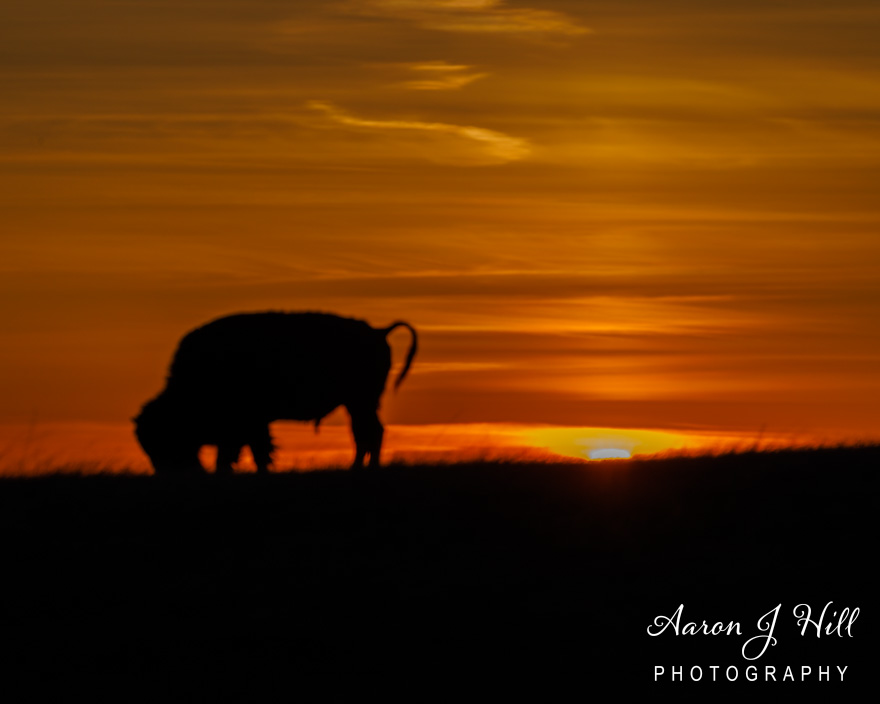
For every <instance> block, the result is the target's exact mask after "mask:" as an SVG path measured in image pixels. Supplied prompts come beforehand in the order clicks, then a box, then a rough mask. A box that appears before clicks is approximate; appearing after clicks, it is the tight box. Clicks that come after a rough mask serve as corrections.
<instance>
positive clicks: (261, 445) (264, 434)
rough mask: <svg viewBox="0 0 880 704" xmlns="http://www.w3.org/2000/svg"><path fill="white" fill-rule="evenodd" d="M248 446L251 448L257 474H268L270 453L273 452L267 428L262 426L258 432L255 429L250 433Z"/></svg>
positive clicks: (273, 447)
mask: <svg viewBox="0 0 880 704" xmlns="http://www.w3.org/2000/svg"><path fill="white" fill-rule="evenodd" d="M248 446H249V447H250V448H251V454H252V455H253V456H254V463H255V464H256V465H257V474H268V473H269V465H270V464H272V453H273V452H274V451H275V445H274V444H273V442H272V434H271V433H270V432H269V426H268V425H266V426H263V427H262V428H260V429H259V430H256V429H255V430H254V432H253V433H251V436H250V440H249V441H248Z"/></svg>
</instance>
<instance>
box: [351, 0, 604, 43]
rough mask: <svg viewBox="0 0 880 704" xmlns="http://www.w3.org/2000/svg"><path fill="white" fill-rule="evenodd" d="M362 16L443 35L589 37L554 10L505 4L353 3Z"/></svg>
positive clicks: (432, 0)
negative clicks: (413, 25) (409, 24)
mask: <svg viewBox="0 0 880 704" xmlns="http://www.w3.org/2000/svg"><path fill="white" fill-rule="evenodd" d="M348 6H349V7H350V8H352V9H354V10H355V11H356V12H358V13H359V14H367V15H374V16H385V17H396V18H399V19H404V20H409V21H411V22H414V23H416V24H418V25H419V26H422V27H425V28H426V29H435V30H440V31H444V32H489V33H506V34H564V35H578V34H587V33H589V32H590V30H589V29H587V28H586V27H584V26H583V25H581V24H579V23H578V22H577V20H575V19H573V18H572V17H569V16H568V15H566V14H564V13H562V12H556V11H554V10H536V9H533V8H528V7H517V8H512V7H507V6H506V5H505V4H504V0H351V1H350V2H349V3H348Z"/></svg>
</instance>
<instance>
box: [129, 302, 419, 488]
mask: <svg viewBox="0 0 880 704" xmlns="http://www.w3.org/2000/svg"><path fill="white" fill-rule="evenodd" d="M399 327H404V328H406V329H407V330H409V331H410V333H411V335H412V342H411V343H410V347H409V352H408V353H407V356H406V361H405V362H404V365H403V368H402V369H401V371H400V374H398V376H397V379H396V380H395V382H394V387H395V388H397V387H399V386H400V384H401V382H402V381H403V379H404V377H406V373H407V372H408V371H409V368H410V365H411V364H412V361H413V357H414V356H415V354H416V348H417V344H418V343H417V336H416V331H415V329H413V327H412V326H411V325H410V324H409V323H405V322H395V323H392V324H391V325H389V326H388V327H387V328H378V329H377V328H373V327H371V326H370V325H369V324H367V323H366V322H364V321H363V320H356V319H353V318H343V317H340V316H337V315H331V314H329V313H282V312H267V313H241V314H238V315H230V316H227V317H224V318H219V319H217V320H214V321H212V322H210V323H207V324H206V325H204V326H202V327H200V328H197V329H195V330H193V331H192V332H190V333H188V334H187V335H186V336H185V337H184V338H183V339H182V340H181V341H180V344H179V345H178V347H177V352H176V353H175V355H174V359H173V360H172V362H171V369H170V371H169V373H168V378H167V382H166V385H165V389H164V390H163V391H162V392H161V393H160V394H159V395H158V396H156V398H154V399H152V400H151V401H148V402H147V403H146V404H145V405H144V407H143V408H142V409H141V412H140V414H139V415H138V416H137V417H136V418H135V419H134V423H135V435H136V436H137V439H138V442H140V444H141V447H142V448H143V449H144V452H146V453H147V455H148V456H149V458H150V461H151V462H152V464H153V467H154V469H155V471H156V473H157V474H197V473H202V472H204V469H203V467H202V465H201V462H200V461H199V450H200V449H201V447H202V446H203V445H216V446H217V466H216V470H215V471H216V473H217V474H228V473H231V472H232V463H233V462H235V461H237V460H238V457H239V454H240V453H241V450H242V448H243V447H244V446H246V445H247V446H248V447H250V449H251V453H252V454H253V456H254V461H255V462H256V465H257V470H258V472H261V473H265V472H268V468H269V464H270V463H271V461H272V452H273V450H274V446H273V443H272V436H271V434H270V431H269V424H270V423H271V422H272V421H275V420H300V421H313V422H314V423H315V427H316V429H317V427H318V424H319V423H320V422H321V419H322V418H324V416H326V415H327V414H328V413H330V412H331V411H333V410H334V409H336V408H338V407H339V406H344V407H345V408H346V410H347V411H348V413H349V416H350V417H351V429H352V434H353V435H354V442H355V447H356V452H355V458H354V465H353V467H355V468H359V467H363V465H364V459H365V458H366V456H367V455H369V457H370V466H377V465H378V464H379V452H380V450H381V448H382V436H383V434H384V429H383V427H382V423H381V421H380V420H379V416H378V415H377V411H378V409H379V401H380V399H381V396H382V393H383V392H384V391H385V384H386V381H387V379H388V372H389V371H390V369H391V349H390V347H389V346H388V341H387V339H386V338H387V337H388V334H389V333H390V332H391V331H392V330H394V329H396V328H399Z"/></svg>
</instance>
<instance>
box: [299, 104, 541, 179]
mask: <svg viewBox="0 0 880 704" xmlns="http://www.w3.org/2000/svg"><path fill="white" fill-rule="evenodd" d="M307 107H309V108H310V109H312V110H316V111H319V112H322V113H323V114H324V115H325V116H326V117H327V118H328V119H329V120H330V121H331V122H334V123H336V124H338V125H342V126H344V127H351V128H355V129H364V130H376V131H379V132H409V133H415V134H419V133H421V134H425V135H447V136H451V137H455V138H459V140H457V141H463V142H464V143H465V144H466V145H468V146H469V147H471V148H470V149H466V150H464V151H461V150H457V151H455V152H449V151H447V150H446V149H440V150H438V152H437V153H436V154H435V155H434V159H435V160H437V161H450V160H451V161H453V162H455V163H460V164H503V163H507V162H511V161H519V160H520V159H525V158H526V157H527V156H528V155H529V153H530V151H531V150H530V148H529V144H528V142H527V141H526V140H524V139H520V138H518V137H511V136H510V135H506V134H504V133H503V132H496V131H495V130H489V129H485V128H483V127H473V126H471V125H452V124H447V123H444V122H421V121H415V120H365V119H363V118H360V117H355V116H353V115H350V114H348V113H347V112H344V111H342V110H340V109H339V108H337V107H336V106H334V105H332V104H331V103H326V102H323V101H319V100H312V101H310V102H309V103H308V104H307ZM441 146H442V145H441ZM473 147H477V149H476V152H475V151H474V150H473Z"/></svg>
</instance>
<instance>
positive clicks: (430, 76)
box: [401, 61, 489, 90]
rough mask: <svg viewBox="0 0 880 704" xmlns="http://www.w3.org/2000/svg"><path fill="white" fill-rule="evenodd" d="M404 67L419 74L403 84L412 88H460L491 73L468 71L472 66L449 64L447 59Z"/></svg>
mask: <svg viewBox="0 0 880 704" xmlns="http://www.w3.org/2000/svg"><path fill="white" fill-rule="evenodd" d="M404 67H405V68H407V69H409V70H410V71H412V72H414V73H415V74H416V76H418V78H414V79H413V80H410V81H405V82H403V83H402V84H401V85H402V86H403V87H404V88H409V89H410V90H458V89H459V88H463V87H464V86H466V85H468V84H470V83H473V82H474V81H478V80H479V79H481V78H486V77H487V76H488V75H489V74H488V73H468V69H470V68H471V67H470V66H463V65H456V64H448V63H446V62H445V61H428V62H425V63H414V64H405V65H404Z"/></svg>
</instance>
